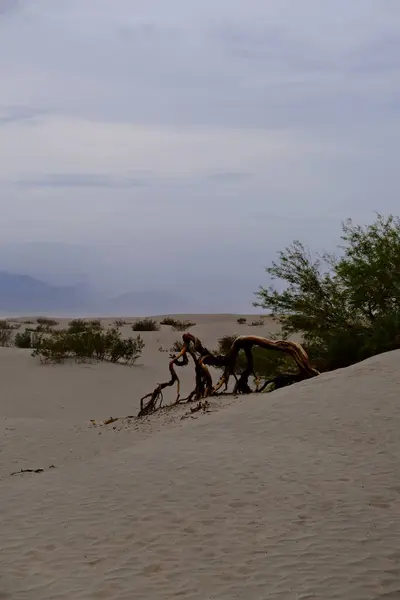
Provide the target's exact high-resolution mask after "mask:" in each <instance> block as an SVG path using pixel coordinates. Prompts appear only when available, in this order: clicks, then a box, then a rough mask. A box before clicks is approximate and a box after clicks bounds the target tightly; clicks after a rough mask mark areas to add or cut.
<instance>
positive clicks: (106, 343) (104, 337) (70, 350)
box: [31, 322, 144, 364]
mask: <svg viewBox="0 0 400 600" xmlns="http://www.w3.org/2000/svg"><path fill="white" fill-rule="evenodd" d="M82 327H83V326H82V323H79V324H78V325H77V324H76V323H74V324H73V326H72V329H73V331H71V328H70V327H69V328H68V329H61V330H55V331H52V332H51V333H50V334H49V335H41V336H37V337H36V338H35V339H34V340H33V339H32V343H31V347H32V348H33V352H32V356H39V357H40V359H41V361H42V362H63V361H64V360H66V359H74V360H79V361H85V360H98V361H101V360H104V361H110V362H112V363H117V362H124V363H125V364H133V363H134V362H135V361H136V360H137V359H138V358H139V356H140V355H141V353H142V350H143V348H144V342H143V340H142V338H141V337H140V335H138V336H137V337H136V338H131V337H130V338H128V339H122V338H121V334H120V332H119V331H118V330H117V329H116V328H114V327H111V328H109V329H105V330H101V329H99V328H98V325H97V323H93V322H88V323H86V325H85V328H84V329H83V328H82ZM77 328H78V329H79V330H78V331H76V329H77Z"/></svg>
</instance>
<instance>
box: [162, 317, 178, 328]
mask: <svg viewBox="0 0 400 600" xmlns="http://www.w3.org/2000/svg"><path fill="white" fill-rule="evenodd" d="M176 322H177V319H174V317H165V319H163V320H162V321H160V325H171V326H172V325H175V323H176Z"/></svg>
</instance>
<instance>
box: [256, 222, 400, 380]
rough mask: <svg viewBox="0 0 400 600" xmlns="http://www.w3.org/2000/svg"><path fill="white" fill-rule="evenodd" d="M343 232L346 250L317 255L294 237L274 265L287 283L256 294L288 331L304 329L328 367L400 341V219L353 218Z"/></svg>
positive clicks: (275, 276) (314, 354) (314, 355)
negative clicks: (364, 223)
mask: <svg viewBox="0 0 400 600" xmlns="http://www.w3.org/2000/svg"><path fill="white" fill-rule="evenodd" d="M342 240H343V242H344V245H342V246H341V247H340V249H341V251H342V255H341V257H340V258H336V257H335V256H330V255H328V254H324V255H322V256H317V257H316V258H314V259H313V257H312V256H311V253H310V251H309V250H308V249H307V248H306V247H305V246H303V244H302V243H301V242H299V241H295V242H293V243H292V244H291V245H290V246H288V247H287V248H286V249H285V250H284V251H281V252H280V253H279V255H278V256H279V260H278V261H277V262H273V263H272V265H271V266H270V267H268V268H267V269H266V272H267V273H268V275H269V276H270V278H271V279H272V280H280V281H281V282H282V283H283V284H284V285H283V286H281V289H277V288H276V287H274V286H270V287H268V288H262V287H261V288H260V290H259V291H258V292H257V294H256V295H257V297H258V302H256V303H255V306H260V307H262V308H264V309H267V310H269V311H270V312H271V313H272V314H273V315H276V316H279V317H280V319H281V322H282V328H283V333H284V334H285V335H291V334H293V333H301V334H302V335H303V339H304V341H305V344H306V346H307V349H308V352H309V353H310V357H311V359H312V360H316V361H317V362H318V363H319V364H317V368H319V369H322V370H324V369H330V368H336V367H337V366H346V365H347V364H351V363H353V362H357V361H358V360H362V359H363V358H366V357H367V356H371V355H372V354H376V353H378V352H384V351H386V350H389V349H394V348H397V347H400V219H399V218H397V217H394V216H392V215H390V216H389V217H387V218H385V217H383V216H382V215H379V214H378V215H377V219H376V221H375V222H374V223H373V224H372V225H368V226H366V227H362V226H360V225H354V224H353V222H352V221H351V220H347V221H346V222H345V223H344V224H343V235H342Z"/></svg>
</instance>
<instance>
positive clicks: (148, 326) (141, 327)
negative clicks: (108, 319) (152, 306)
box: [132, 318, 160, 331]
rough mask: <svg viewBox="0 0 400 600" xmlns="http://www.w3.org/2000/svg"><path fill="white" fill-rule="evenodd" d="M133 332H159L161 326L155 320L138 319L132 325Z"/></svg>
mask: <svg viewBox="0 0 400 600" xmlns="http://www.w3.org/2000/svg"><path fill="white" fill-rule="evenodd" d="M132 330H133V331H159V330H160V325H159V324H158V321H156V320H155V319H150V318H145V319H137V320H136V321H135V322H134V324H133V325H132Z"/></svg>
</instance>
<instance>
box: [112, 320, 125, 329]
mask: <svg viewBox="0 0 400 600" xmlns="http://www.w3.org/2000/svg"><path fill="white" fill-rule="evenodd" d="M124 325H127V322H126V321H124V319H115V321H114V326H115V327H123V326H124Z"/></svg>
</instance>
